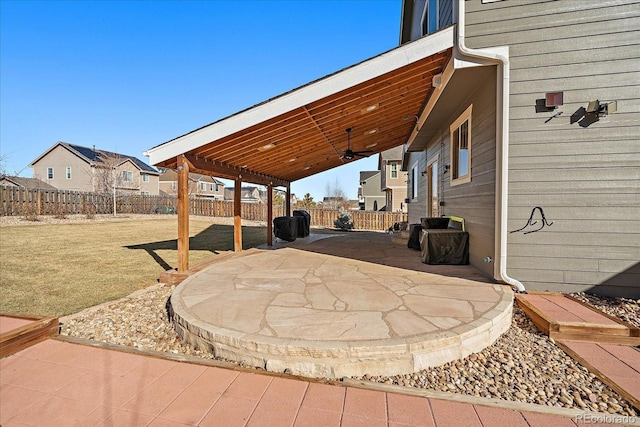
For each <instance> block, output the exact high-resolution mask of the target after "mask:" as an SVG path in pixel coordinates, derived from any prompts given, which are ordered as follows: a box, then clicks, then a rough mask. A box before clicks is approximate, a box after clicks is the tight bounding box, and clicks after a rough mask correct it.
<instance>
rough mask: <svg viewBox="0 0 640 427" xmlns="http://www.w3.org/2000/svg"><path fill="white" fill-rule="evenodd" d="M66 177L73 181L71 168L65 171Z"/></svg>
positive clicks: (68, 167)
mask: <svg viewBox="0 0 640 427" xmlns="http://www.w3.org/2000/svg"><path fill="white" fill-rule="evenodd" d="M64 176H65V178H66V179H71V166H67V167H66V169H65V171H64Z"/></svg>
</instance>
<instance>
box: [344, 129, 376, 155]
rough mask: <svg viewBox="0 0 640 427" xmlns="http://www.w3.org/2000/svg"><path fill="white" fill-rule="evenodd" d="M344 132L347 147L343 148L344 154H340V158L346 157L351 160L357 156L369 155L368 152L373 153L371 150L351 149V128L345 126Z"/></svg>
mask: <svg viewBox="0 0 640 427" xmlns="http://www.w3.org/2000/svg"><path fill="white" fill-rule="evenodd" d="M344 131H345V132H347V149H346V150H345V152H344V154H343V155H342V156H340V158H341V159H346V160H353V159H355V158H356V156H357V157H369V154H368V153H373V151H372V150H366V151H353V150H352V149H351V128H346V129H345V130H344Z"/></svg>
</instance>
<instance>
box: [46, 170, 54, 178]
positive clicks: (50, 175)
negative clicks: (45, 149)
mask: <svg viewBox="0 0 640 427" xmlns="http://www.w3.org/2000/svg"><path fill="white" fill-rule="evenodd" d="M47 179H53V168H47Z"/></svg>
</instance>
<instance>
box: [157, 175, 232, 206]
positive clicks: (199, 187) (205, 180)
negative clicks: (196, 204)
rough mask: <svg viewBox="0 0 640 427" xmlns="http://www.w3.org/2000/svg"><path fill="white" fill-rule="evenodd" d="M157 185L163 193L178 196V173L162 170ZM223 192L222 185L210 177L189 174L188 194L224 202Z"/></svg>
mask: <svg viewBox="0 0 640 427" xmlns="http://www.w3.org/2000/svg"><path fill="white" fill-rule="evenodd" d="M159 185H160V191H162V192H163V193H165V194H167V195H172V196H176V195H178V173H177V172H176V171H174V170H173V169H162V170H161V171H160V183H159ZM224 190H225V189H224V183H223V182H222V181H219V180H217V179H216V178H214V177H212V176H208V175H201V174H198V173H189V194H190V195H192V196H195V197H200V198H207V199H214V200H224Z"/></svg>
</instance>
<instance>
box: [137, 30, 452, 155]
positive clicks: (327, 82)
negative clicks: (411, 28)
mask: <svg viewBox="0 0 640 427" xmlns="http://www.w3.org/2000/svg"><path fill="white" fill-rule="evenodd" d="M453 44H454V27H449V28H446V29H444V30H442V31H439V32H437V33H434V34H432V35H430V36H427V37H423V38H421V39H419V40H416V41H414V42H411V43H407V44H405V45H402V46H399V47H397V48H395V49H393V50H390V51H388V52H385V53H383V54H381V55H378V56H376V57H374V58H371V59H368V60H366V61H364V62H361V63H359V64H357V65H354V66H352V67H350V68H347V69H345V70H342V71H339V72H337V73H335V74H331V75H329V76H327V77H324V78H322V79H320V80H318V81H316V82H314V83H311V84H308V85H306V86H303V87H301V88H299V89H296V90H293V91H291V92H289V93H286V94H284V95H281V96H279V97H277V98H275V99H273V100H271V101H268V102H266V103H264V104H259V105H257V106H255V107H252V108H250V109H248V110H245V111H243V112H241V113H238V114H236V115H232V116H229V117H227V118H225V119H222V120H220V121H218V122H215V123H212V124H210V125H208V126H205V127H203V128H201V129H198V130H195V131H193V132H190V133H188V134H186V135H183V136H181V137H178V138H176V139H174V140H171V141H169V142H165V143H164V144H161V145H158V146H157V147H154V148H150V149H149V150H147V151H145V152H144V154H145V155H146V156H147V155H148V156H149V163H150V164H151V165H155V164H157V163H160V162H163V161H165V160H168V159H171V158H174V157H176V156H179V155H180V154H183V153H186V152H188V151H190V150H193V149H196V148H198V147H201V146H202V145H205V144H207V143H209V142H211V141H215V140H218V139H221V138H224V137H225V136H228V135H231V134H233V133H236V132H238V131H241V130H243V129H246V128H248V127H251V126H253V125H256V124H258V123H262V122H264V121H266V120H269V119H271V118H274V117H277V116H279V115H280V114H284V113H286V112H288V111H292V110H295V109H296V108H300V107H302V106H304V105H307V104H310V103H312V102H314V101H317V100H319V99H322V98H325V97H327V96H330V95H332V94H335V93H338V92H340V91H342V90H345V89H348V88H350V87H353V86H356V85H358V84H360V83H363V82H366V81H368V80H370V79H373V78H375V77H378V76H380V75H382V74H385V73H388V72H390V71H393V70H396V69H398V68H401V67H403V66H406V65H409V64H412V63H414V62H416V61H419V60H421V59H424V58H427V57H429V56H432V55H435V54H436V53H438V52H442V51H444V50H446V49H449V48H452V47H453Z"/></svg>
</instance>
